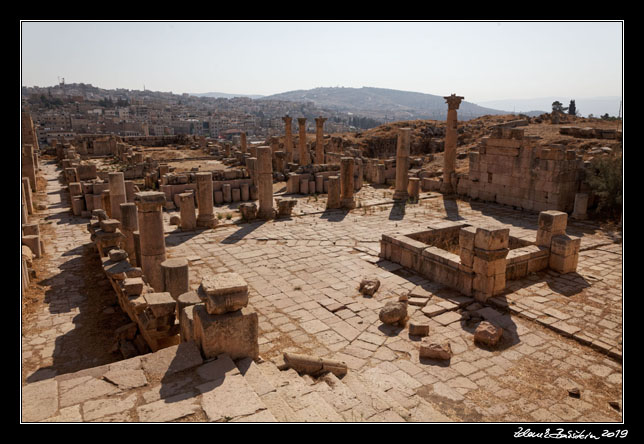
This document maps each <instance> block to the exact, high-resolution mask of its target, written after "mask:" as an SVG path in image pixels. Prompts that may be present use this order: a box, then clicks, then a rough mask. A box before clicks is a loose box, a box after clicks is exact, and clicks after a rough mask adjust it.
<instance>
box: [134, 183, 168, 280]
mask: <svg viewBox="0 0 644 444" xmlns="http://www.w3.org/2000/svg"><path fill="white" fill-rule="evenodd" d="M134 202H135V203H136V206H137V209H138V220H139V243H140V249H141V263H140V266H141V269H142V270H143V275H144V276H145V279H146V280H147V282H148V284H150V286H151V287H152V288H153V289H154V290H155V291H156V292H163V291H164V289H165V283H164V280H163V273H162V271H161V263H162V262H163V261H165V259H166V256H165V238H164V236H163V212H162V208H163V204H164V203H165V194H163V193H161V192H157V191H143V192H140V193H136V195H135V197H134Z"/></svg>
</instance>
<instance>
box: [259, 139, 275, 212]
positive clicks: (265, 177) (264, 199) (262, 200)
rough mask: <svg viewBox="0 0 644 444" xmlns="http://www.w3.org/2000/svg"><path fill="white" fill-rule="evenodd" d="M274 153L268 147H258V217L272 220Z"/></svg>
mask: <svg viewBox="0 0 644 444" xmlns="http://www.w3.org/2000/svg"><path fill="white" fill-rule="evenodd" d="M272 157H273V156H272V151H271V148H270V147H268V146H260V147H257V183H258V185H257V188H258V198H259V209H258V211H257V217H258V218H260V219H271V218H273V217H274V213H275V211H274V209H273V162H272Z"/></svg>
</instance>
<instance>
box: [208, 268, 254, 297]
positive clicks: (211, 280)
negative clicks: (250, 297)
mask: <svg viewBox="0 0 644 444" xmlns="http://www.w3.org/2000/svg"><path fill="white" fill-rule="evenodd" d="M200 288H201V289H203V291H204V293H205V294H206V295H208V296H218V295H227V294H235V293H247V292H248V284H247V283H246V281H245V280H244V278H242V277H241V276H240V275H239V274H237V273H217V274H215V275H211V276H206V277H205V278H204V279H203V280H202V281H201V287H200Z"/></svg>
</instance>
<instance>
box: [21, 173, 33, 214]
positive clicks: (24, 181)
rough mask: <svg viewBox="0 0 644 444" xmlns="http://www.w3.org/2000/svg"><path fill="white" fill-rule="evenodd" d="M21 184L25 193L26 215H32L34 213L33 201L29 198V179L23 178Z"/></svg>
mask: <svg viewBox="0 0 644 444" xmlns="http://www.w3.org/2000/svg"><path fill="white" fill-rule="evenodd" d="M22 184H23V186H24V188H23V190H24V192H25V202H26V204H27V213H29V214H33V213H34V205H33V199H32V196H31V185H30V183H29V178H28V177H23V178H22Z"/></svg>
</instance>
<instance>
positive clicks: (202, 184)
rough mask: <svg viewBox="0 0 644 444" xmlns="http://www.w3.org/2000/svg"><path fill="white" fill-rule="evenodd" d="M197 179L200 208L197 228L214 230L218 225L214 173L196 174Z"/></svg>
mask: <svg viewBox="0 0 644 444" xmlns="http://www.w3.org/2000/svg"><path fill="white" fill-rule="evenodd" d="M195 178H196V180H197V204H198V207H199V216H198V217H197V226H198V227H209V228H212V227H214V226H215V225H217V219H216V218H215V212H214V209H213V206H214V202H213V192H212V173H210V172H205V173H196V174H195Z"/></svg>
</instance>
